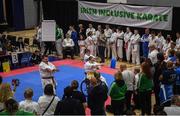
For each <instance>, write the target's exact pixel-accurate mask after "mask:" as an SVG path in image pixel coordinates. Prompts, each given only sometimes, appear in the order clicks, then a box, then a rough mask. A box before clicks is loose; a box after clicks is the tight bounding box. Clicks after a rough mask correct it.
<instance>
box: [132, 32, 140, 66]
mask: <svg viewBox="0 0 180 116" xmlns="http://www.w3.org/2000/svg"><path fill="white" fill-rule="evenodd" d="M139 42H140V35H139V34H137V35H135V34H133V35H132V36H131V46H132V63H133V64H137V65H139V64H140V45H139Z"/></svg>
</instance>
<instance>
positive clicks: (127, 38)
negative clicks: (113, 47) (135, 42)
mask: <svg viewBox="0 0 180 116" xmlns="http://www.w3.org/2000/svg"><path fill="white" fill-rule="evenodd" d="M131 36H132V32H126V33H125V34H124V42H125V48H126V59H127V61H130V56H131V51H132V48H131Z"/></svg>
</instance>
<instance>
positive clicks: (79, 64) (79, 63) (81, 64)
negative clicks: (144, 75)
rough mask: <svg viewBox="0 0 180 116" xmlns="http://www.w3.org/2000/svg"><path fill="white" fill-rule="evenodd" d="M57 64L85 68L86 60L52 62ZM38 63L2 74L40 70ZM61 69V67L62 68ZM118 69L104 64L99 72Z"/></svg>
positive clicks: (11, 74)
mask: <svg viewBox="0 0 180 116" xmlns="http://www.w3.org/2000/svg"><path fill="white" fill-rule="evenodd" d="M52 63H53V64H54V65H55V66H62V65H70V66H74V67H78V68H84V62H82V61H80V60H71V59H66V60H60V61H54V62H52ZM38 68H39V67H38V65H36V66H31V67H25V68H21V69H15V70H12V71H10V72H1V73H0V75H1V76H2V77H3V78H6V77H9V76H15V75H19V74H24V73H29V72H33V71H38V70H39V69H38ZM60 70H61V69H60ZM116 71H117V70H116V69H112V68H109V67H108V66H102V67H101V69H100V70H99V72H102V73H106V74H111V75H113V74H114V73H115V72H116Z"/></svg>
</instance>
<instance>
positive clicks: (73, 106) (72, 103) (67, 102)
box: [54, 86, 85, 115]
mask: <svg viewBox="0 0 180 116" xmlns="http://www.w3.org/2000/svg"><path fill="white" fill-rule="evenodd" d="M72 92H73V90H72V88H71V87H70V86H68V87H66V88H65V89H64V99H63V100H62V101H59V102H58V104H57V106H56V110H55V112H54V115H85V110H84V107H83V105H82V103H81V101H79V100H77V99H74V98H73V97H72Z"/></svg>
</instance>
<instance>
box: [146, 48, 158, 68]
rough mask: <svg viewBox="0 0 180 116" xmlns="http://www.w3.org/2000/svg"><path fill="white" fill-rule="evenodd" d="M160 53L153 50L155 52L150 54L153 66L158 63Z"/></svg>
mask: <svg viewBox="0 0 180 116" xmlns="http://www.w3.org/2000/svg"><path fill="white" fill-rule="evenodd" d="M158 53H159V52H158V51H157V50H156V49H155V50H153V51H151V52H149V54H148V58H149V59H151V62H152V64H155V63H157V61H158V59H157V54H158Z"/></svg>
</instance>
